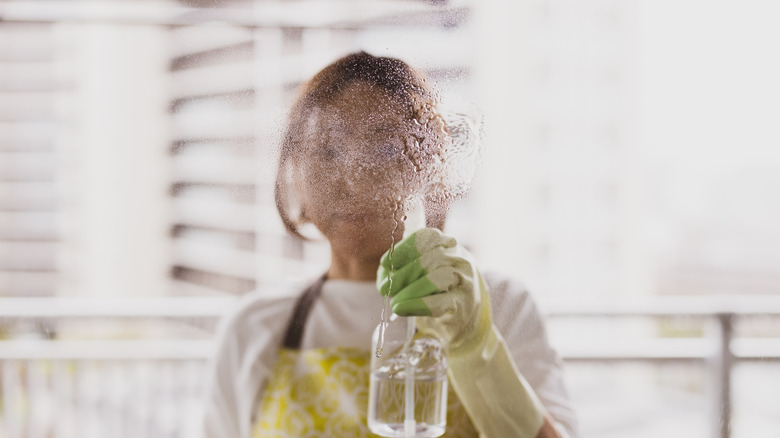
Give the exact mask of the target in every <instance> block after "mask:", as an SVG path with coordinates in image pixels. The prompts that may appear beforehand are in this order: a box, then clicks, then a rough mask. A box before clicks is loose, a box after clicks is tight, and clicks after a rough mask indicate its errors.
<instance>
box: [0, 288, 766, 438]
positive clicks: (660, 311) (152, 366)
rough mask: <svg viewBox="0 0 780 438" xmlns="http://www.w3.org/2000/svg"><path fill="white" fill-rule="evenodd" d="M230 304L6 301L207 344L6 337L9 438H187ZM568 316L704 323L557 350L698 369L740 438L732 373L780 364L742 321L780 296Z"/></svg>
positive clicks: (54, 316) (4, 408) (723, 422)
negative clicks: (697, 330) (681, 331)
mask: <svg viewBox="0 0 780 438" xmlns="http://www.w3.org/2000/svg"><path fill="white" fill-rule="evenodd" d="M233 300H234V299H233V298H148V299H103V300H98V299H85V298H84V299H82V298H3V299H0V328H2V327H6V328H7V327H14V326H19V325H24V324H28V325H29V324H33V325H35V324H38V325H41V326H47V324H49V325H50V324H51V323H53V322H55V323H58V324H59V323H63V322H67V321H69V320H75V321H85V320H92V319H96V318H97V319H101V320H104V319H110V320H117V321H121V320H128V319H130V320H134V319H146V320H154V321H158V322H159V321H173V322H176V323H185V324H187V325H191V326H194V327H201V328H205V332H206V333H207V336H205V337H203V338H197V339H192V338H170V339H160V338H158V337H151V338H144V339H98V340H79V339H57V340H47V339H8V340H0V375H1V376H2V380H0V385H2V389H1V391H0V438H17V437H30V438H35V437H39V436H40V437H44V436H46V437H49V436H53V437H71V436H72V437H79V438H81V437H89V436H114V437H122V436H130V437H135V436H143V437H187V436H190V433H191V431H192V430H193V429H192V428H193V427H194V424H193V423H192V421H193V419H194V418H197V402H198V396H199V393H200V391H201V390H202V380H203V378H202V377H203V373H204V371H205V363H206V360H207V358H208V357H209V355H210V354H211V352H212V347H213V336H211V335H212V334H213V326H214V323H215V322H216V320H217V319H218V318H219V317H220V316H221V315H222V314H224V312H225V311H226V310H227V309H228V308H229V307H230V305H231V303H232V302H233ZM545 314H546V316H547V317H548V318H550V319H551V321H553V322H556V323H557V322H560V321H562V320H564V319H566V318H583V317H585V318H596V319H604V318H608V319H612V318H650V319H663V318H678V317H686V318H688V317H694V318H704V319H707V320H710V321H712V322H713V324H711V326H712V330H711V332H710V333H708V334H706V335H705V336H703V337H699V338H689V339H676V338H655V339H645V340H643V341H635V340H632V341H631V342H630V343H619V342H612V341H611V340H604V341H602V342H591V343H588V344H581V343H572V344H570V345H556V347H558V348H559V352H560V354H561V356H562V357H563V359H564V360H565V361H567V362H597V363H615V362H651V363H652V362H698V363H702V364H705V365H706V366H707V367H708V368H709V369H710V370H711V376H712V380H711V381H712V385H714V386H713V387H714V388H717V391H715V393H716V394H717V400H715V401H714V404H715V405H716V406H717V412H715V413H714V415H713V421H714V422H713V428H714V429H715V430H716V431H715V433H714V434H713V436H716V437H719V438H729V437H730V436H731V413H732V400H731V387H732V381H731V375H732V369H733V367H734V365H735V364H736V363H737V362H739V361H778V360H780V338H778V337H774V338H762V339H760V338H745V337H735V333H734V324H735V323H736V322H737V321H738V320H739V319H740V318H747V317H755V316H769V317H772V318H776V317H780V297H759V298H756V297H751V298H740V297H728V298H713V297H697V298H691V299H683V298H658V297H654V298H652V299H648V300H646V301H636V300H633V301H630V302H626V303H622V304H621V303H613V304H611V305H609V306H605V305H603V304H594V305H593V306H591V307H583V306H581V305H578V306H576V307H572V308H565V307H562V306H556V307H555V308H550V309H547V311H546V312H545Z"/></svg>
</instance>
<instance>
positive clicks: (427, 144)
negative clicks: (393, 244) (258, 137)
mask: <svg viewBox="0 0 780 438" xmlns="http://www.w3.org/2000/svg"><path fill="white" fill-rule="evenodd" d="M447 141H448V136H447V133H446V126H445V123H444V121H443V119H442V118H441V116H440V115H439V113H438V112H437V110H436V99H435V95H434V93H433V91H432V90H431V89H430V88H429V87H428V86H427V84H426V82H425V79H423V78H422V76H420V75H419V74H418V73H417V72H415V71H414V70H413V69H411V68H410V67H409V66H408V65H406V64H405V63H404V62H402V61H400V60H397V59H392V58H381V57H374V56H371V55H369V54H367V53H363V52H361V53H356V54H352V55H348V56H346V57H344V58H341V59H339V60H337V61H336V62H334V63H333V64H331V65H329V66H327V67H326V68H325V69H323V70H322V71H320V72H319V73H318V74H316V75H315V76H314V77H313V78H312V79H311V80H310V81H309V82H308V83H306V84H305V85H304V86H303V87H302V90H301V93H300V94H299V96H298V98H297V100H296V101H295V103H294V105H293V107H292V110H291V113H290V117H289V122H288V126H287V129H286V131H285V133H284V137H283V142H282V150H281V155H280V161H279V172H278V174H277V180H276V193H275V195H276V205H277V208H278V209H279V213H280V214H281V217H282V220H283V221H284V224H285V226H286V227H287V229H288V230H289V231H290V232H292V233H293V234H296V235H299V234H298V227H299V225H301V224H303V223H306V222H311V223H313V224H314V225H315V226H317V228H319V229H320V231H321V232H322V233H323V234H325V236H326V237H328V239H329V240H331V241H332V240H333V238H337V236H339V235H340V234H343V233H351V235H354V234H355V232H356V231H360V232H361V233H362V234H365V235H366V236H365V237H366V238H367V239H370V238H371V234H376V233H378V232H386V234H385V235H386V236H388V238H389V236H390V233H391V232H392V228H390V229H389V230H386V229H387V228H388V227H392V226H393V224H394V215H395V219H398V218H400V217H401V216H402V215H403V205H402V204H403V201H405V200H406V199H407V198H408V197H409V196H411V195H413V194H421V195H424V193H422V192H423V191H424V188H425V187H426V186H427V185H429V184H430V183H431V182H433V181H434V179H435V174H436V173H437V172H439V170H440V168H441V167H442V166H441V165H442V157H443V152H444V149H445V146H446V142H447ZM433 225H441V224H433ZM399 228H400V227H399Z"/></svg>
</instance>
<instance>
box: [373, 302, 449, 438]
mask: <svg viewBox="0 0 780 438" xmlns="http://www.w3.org/2000/svg"><path fill="white" fill-rule="evenodd" d="M407 320H408V318H395V319H394V320H393V319H391V321H390V322H386V323H384V324H386V326H385V333H384V336H385V339H384V348H383V351H384V353H383V354H382V355H381V356H380V357H377V356H376V355H374V356H373V357H372V359H371V378H370V383H369V399H368V400H369V401H368V427H369V429H371V432H373V433H375V434H377V435H380V436H383V437H437V436H441V435H442V434H443V433H444V430H445V428H446V425H447V359H446V357H445V354H444V347H443V344H442V343H441V341H439V340H438V339H437V338H435V337H433V336H429V335H424V334H421V333H419V332H416V333H415V334H414V336H413V337H411V339H409V336H408V333H409V330H408V327H410V326H408V325H407V323H408V321H407ZM412 323H413V322H412ZM381 324H382V323H380V325H381ZM379 327H380V326H377V329H376V330H374V338H373V345H372V347H373V348H372V350H371V351H376V347H377V341H378V338H379ZM409 382H411V384H412V386H413V388H409V389H407V385H408V383H409ZM412 412H413V415H410V414H412ZM410 416H412V417H413V418H409V417H410Z"/></svg>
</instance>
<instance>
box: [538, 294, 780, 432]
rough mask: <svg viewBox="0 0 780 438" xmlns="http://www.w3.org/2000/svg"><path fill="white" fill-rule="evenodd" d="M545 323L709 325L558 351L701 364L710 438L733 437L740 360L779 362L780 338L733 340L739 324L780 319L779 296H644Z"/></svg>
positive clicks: (565, 312) (562, 312)
mask: <svg viewBox="0 0 780 438" xmlns="http://www.w3.org/2000/svg"><path fill="white" fill-rule="evenodd" d="M546 315H547V317H548V318H552V319H561V318H582V317H585V318H609V319H615V318H650V319H656V320H657V319H664V318H702V319H706V320H708V321H709V322H711V324H709V330H708V332H707V333H705V336H702V337H696V338H673V337H672V338H655V339H644V340H632V341H631V342H630V343H621V342H616V343H611V342H602V343H586V344H584V345H582V344H581V345H577V344H574V343H572V344H564V345H560V346H557V347H558V350H559V353H560V354H561V356H562V357H563V359H564V360H565V361H567V362H600V363H614V362H683V363H701V364H704V365H705V366H707V368H708V369H709V371H710V376H711V379H710V381H711V385H712V387H713V388H714V391H713V393H714V394H716V400H713V406H714V412H713V415H712V421H713V423H712V425H711V428H712V429H713V436H714V437H718V438H730V437H731V435H732V430H731V428H732V405H733V402H732V375H733V369H734V365H735V364H736V363H738V362H743V361H761V362H769V361H780V337H778V336H776V335H775V336H774V337H769V338H755V337H737V336H735V331H734V327H735V324H736V323H737V322H738V320H740V319H744V318H752V317H772V318H778V317H780V296H734V295H730V296H695V297H657V296H656V297H648V298H644V299H638V300H637V299H634V300H631V301H625V302H622V303H621V302H616V303H612V304H609V305H606V304H604V303H598V304H593V305H582V304H580V305H577V306H576V307H569V308H567V307H565V306H561V305H558V306H555V308H554V309H551V311H549V312H546Z"/></svg>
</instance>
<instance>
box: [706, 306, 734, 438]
mask: <svg viewBox="0 0 780 438" xmlns="http://www.w3.org/2000/svg"><path fill="white" fill-rule="evenodd" d="M715 318H716V319H717V321H716V322H717V343H718V345H717V350H716V352H715V357H713V364H712V365H713V366H712V371H713V377H714V382H713V383H714V385H713V387H714V388H715V390H716V395H717V401H716V408H715V424H714V426H715V431H714V432H715V433H714V436H715V437H717V438H731V370H732V368H733V367H734V362H735V359H734V354H733V352H732V351H731V339H732V337H733V335H734V328H733V321H734V314H733V313H718V314H716V315H715Z"/></svg>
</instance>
